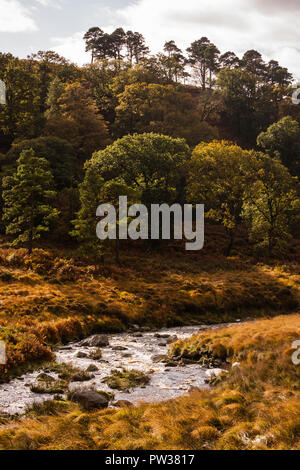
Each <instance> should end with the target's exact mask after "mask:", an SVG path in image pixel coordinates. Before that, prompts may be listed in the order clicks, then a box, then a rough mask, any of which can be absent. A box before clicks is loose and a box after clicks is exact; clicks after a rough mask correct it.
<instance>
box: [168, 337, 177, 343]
mask: <svg viewBox="0 0 300 470" xmlns="http://www.w3.org/2000/svg"><path fill="white" fill-rule="evenodd" d="M177 340H178V337H177V336H176V335H174V336H170V337H169V338H168V339H167V344H171V343H175V341H177Z"/></svg>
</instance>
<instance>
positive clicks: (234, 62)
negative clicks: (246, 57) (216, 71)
mask: <svg viewBox="0 0 300 470" xmlns="http://www.w3.org/2000/svg"><path fill="white" fill-rule="evenodd" d="M240 65H241V61H240V59H239V58H238V57H237V55H236V54H235V53H234V52H231V51H228V52H225V53H224V54H222V55H221V56H220V57H219V66H220V67H221V68H229V69H234V68H237V67H239V66H240Z"/></svg>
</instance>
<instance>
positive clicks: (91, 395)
mask: <svg viewBox="0 0 300 470" xmlns="http://www.w3.org/2000/svg"><path fill="white" fill-rule="evenodd" d="M71 401H73V402H76V403H79V404H80V405H81V406H82V407H83V408H84V409H85V410H86V411H90V410H94V409H98V410H100V409H104V408H107V407H108V403H109V401H108V399H107V398H106V397H104V396H103V395H101V394H100V393H97V392H95V391H94V390H79V391H77V392H74V393H73V394H72V396H71Z"/></svg>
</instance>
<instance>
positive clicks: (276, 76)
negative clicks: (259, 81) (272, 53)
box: [266, 60, 293, 87]
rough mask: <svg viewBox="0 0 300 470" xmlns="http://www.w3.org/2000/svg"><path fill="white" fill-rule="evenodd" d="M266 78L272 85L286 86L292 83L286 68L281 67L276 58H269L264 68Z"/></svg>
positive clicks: (291, 77) (290, 75)
mask: <svg viewBox="0 0 300 470" xmlns="http://www.w3.org/2000/svg"><path fill="white" fill-rule="evenodd" d="M266 78H267V80H268V82H269V83H271V84H272V85H278V86H281V87H287V86H289V85H290V84H291V83H292V79H293V76H292V74H290V73H289V72H288V69H287V68H285V67H281V66H280V65H279V63H278V62H277V60H270V62H269V63H268V64H267V68H266Z"/></svg>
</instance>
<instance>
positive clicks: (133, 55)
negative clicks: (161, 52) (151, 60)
mask: <svg viewBox="0 0 300 470" xmlns="http://www.w3.org/2000/svg"><path fill="white" fill-rule="evenodd" d="M125 44H126V48H127V58H128V60H129V62H130V65H131V66H132V65H133V61H135V63H136V64H138V63H139V62H140V60H141V59H142V58H143V57H145V56H146V55H147V54H149V52H150V51H149V48H148V47H147V46H146V44H145V38H144V36H143V35H142V34H140V33H137V32H135V33H133V32H132V31H127V33H126V39H125Z"/></svg>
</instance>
